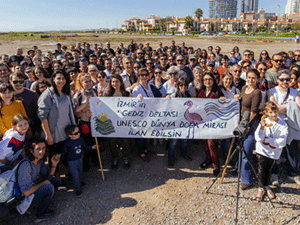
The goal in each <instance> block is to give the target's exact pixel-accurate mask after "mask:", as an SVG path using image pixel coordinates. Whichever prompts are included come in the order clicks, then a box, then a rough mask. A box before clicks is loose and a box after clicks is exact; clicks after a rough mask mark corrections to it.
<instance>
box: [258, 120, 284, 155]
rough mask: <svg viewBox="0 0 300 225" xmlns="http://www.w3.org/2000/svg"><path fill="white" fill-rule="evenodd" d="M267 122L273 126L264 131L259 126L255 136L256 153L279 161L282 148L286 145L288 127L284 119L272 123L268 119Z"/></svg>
mask: <svg viewBox="0 0 300 225" xmlns="http://www.w3.org/2000/svg"><path fill="white" fill-rule="evenodd" d="M266 122H267V124H272V126H270V127H265V128H264V129H263V130H262V129H260V128H261V125H260V124H259V125H258V127H257V130H256V131H255V134H254V135H255V140H256V153H258V154H260V155H263V156H266V157H268V158H271V159H276V160H277V159H279V157H280V155H281V152H282V148H284V147H285V145H286V139H287V136H288V126H287V124H286V122H284V121H283V120H282V119H279V120H278V121H277V122H271V121H270V120H269V118H266Z"/></svg>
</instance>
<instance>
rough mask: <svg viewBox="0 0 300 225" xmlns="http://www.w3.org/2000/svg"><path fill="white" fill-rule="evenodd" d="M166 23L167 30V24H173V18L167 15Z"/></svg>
mask: <svg viewBox="0 0 300 225" xmlns="http://www.w3.org/2000/svg"><path fill="white" fill-rule="evenodd" d="M165 21H166V24H167V31H169V24H174V20H173V18H172V17H171V16H167V17H166V18H165Z"/></svg>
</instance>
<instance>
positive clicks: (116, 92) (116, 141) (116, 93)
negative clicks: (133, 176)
mask: <svg viewBox="0 0 300 225" xmlns="http://www.w3.org/2000/svg"><path fill="white" fill-rule="evenodd" d="M104 96H105V97H129V96H130V93H129V92H128V91H126V87H125V85H124V82H123V79H122V77H121V76H120V75H116V74H112V75H111V77H110V80H109V84H108V90H107V92H106V93H105V94H104ZM108 141H109V144H110V152H111V156H112V165H111V168H112V170H117V169H118V167H119V161H118V156H119V149H120V148H122V153H123V160H124V164H123V166H124V168H125V169H126V170H128V169H129V168H130V163H129V160H128V157H129V154H130V139H129V138H109V139H108ZM117 145H118V147H117Z"/></svg>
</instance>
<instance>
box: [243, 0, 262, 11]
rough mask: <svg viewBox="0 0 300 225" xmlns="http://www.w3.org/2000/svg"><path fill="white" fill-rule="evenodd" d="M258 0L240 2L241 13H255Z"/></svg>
mask: <svg viewBox="0 0 300 225" xmlns="http://www.w3.org/2000/svg"><path fill="white" fill-rule="evenodd" d="M257 11H258V0H242V5H241V13H247V12H257Z"/></svg>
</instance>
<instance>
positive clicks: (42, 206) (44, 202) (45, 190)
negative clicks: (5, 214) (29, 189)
mask: <svg viewBox="0 0 300 225" xmlns="http://www.w3.org/2000/svg"><path fill="white" fill-rule="evenodd" d="M53 195H54V186H53V185H52V184H46V185H44V186H42V187H40V188H39V189H38V190H37V191H36V192H34V198H33V200H32V202H31V205H30V207H29V210H30V209H32V208H34V207H35V206H37V211H36V214H35V215H36V216H37V217H41V216H44V215H45V213H47V211H48V209H49V206H50V203H51V200H52V197H53Z"/></svg>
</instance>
